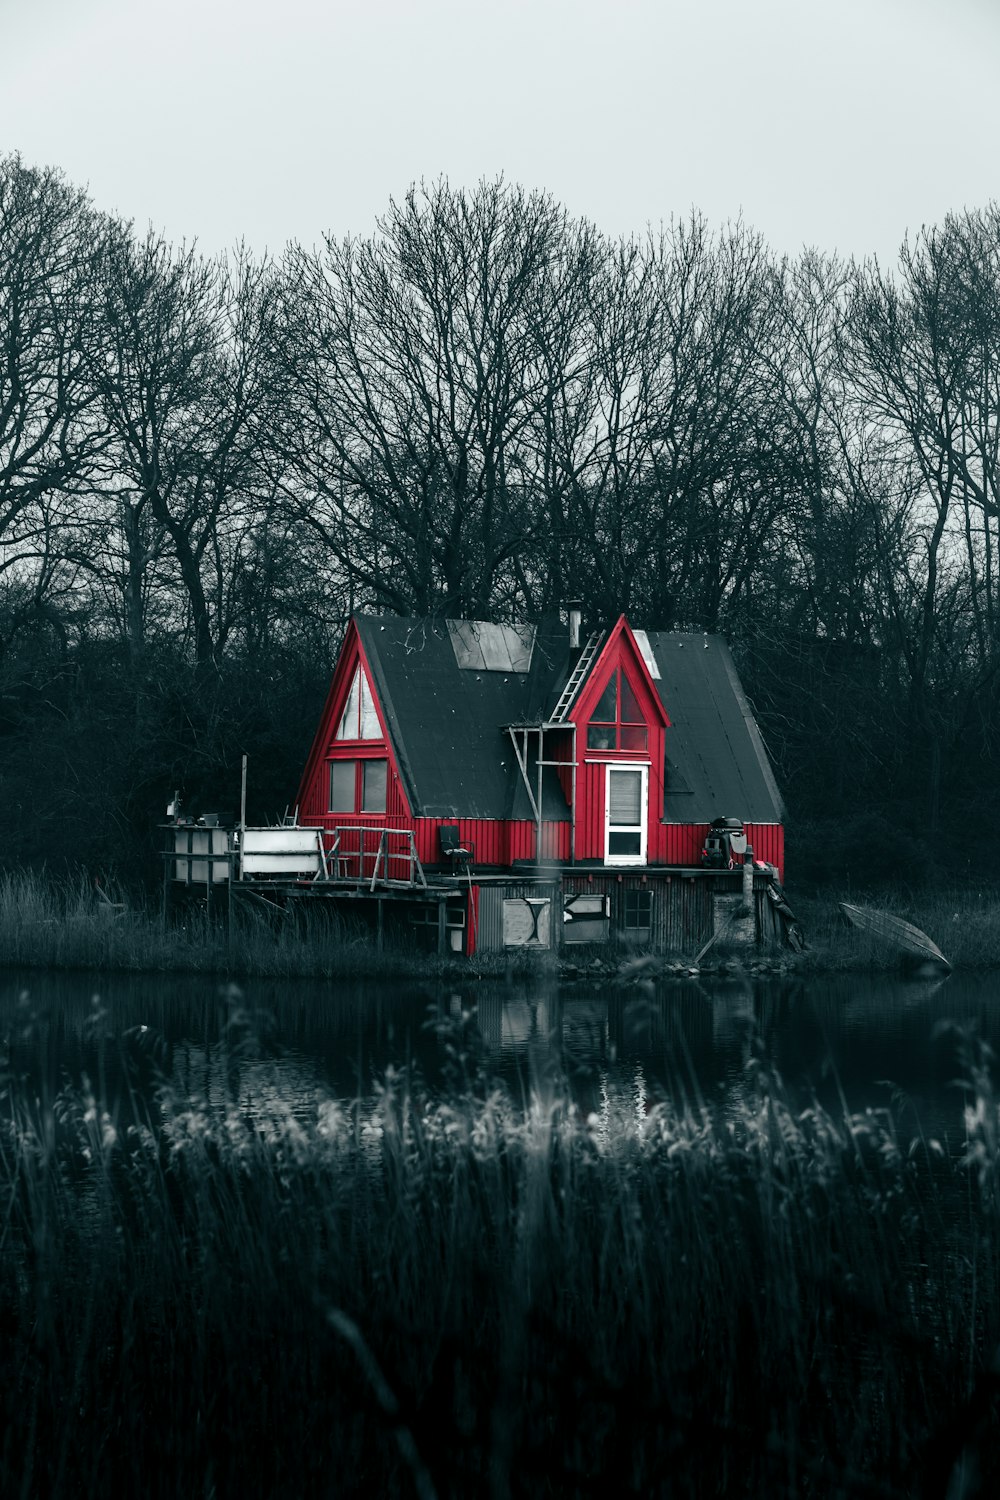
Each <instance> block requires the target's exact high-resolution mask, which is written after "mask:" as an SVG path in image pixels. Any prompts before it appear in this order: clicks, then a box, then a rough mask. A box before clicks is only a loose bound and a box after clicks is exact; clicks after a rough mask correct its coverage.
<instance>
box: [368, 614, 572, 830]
mask: <svg viewBox="0 0 1000 1500" xmlns="http://www.w3.org/2000/svg"><path fill="white" fill-rule="evenodd" d="M355 622H356V624H357V627H358V634H359V636H360V638H361V644H362V647H363V649H364V652H365V655H366V656H367V658H368V662H369V664H370V666H371V672H372V677H373V679H374V687H375V691H376V693H377V694H378V697H379V701H380V703H381V705H382V712H383V714H384V716H385V719H386V724H387V727H388V729H389V733H390V734H391V736H392V742H393V746H394V748H395V750H396V755H397V758H398V760H399V765H400V773H401V775H402V777H403V780H404V782H405V785H406V791H407V795H408V797H409V799H410V806H411V807H412V808H413V811H414V814H415V815H417V816H423V817H443V818H448V817H462V818H530V817H531V816H532V812H531V807H530V804H529V802H528V799H527V795H526V793H525V791H524V785H523V783H522V781H521V776H520V773H519V772H518V769H517V761H516V758H515V755H514V747H513V745H512V744H511V741H510V738H509V736H508V735H507V734H505V733H503V728H504V726H505V725H507V724H515V723H533V722H537V720H538V718H539V716H540V714H541V713H543V712H544V709H545V706H546V703H545V699H546V696H547V693H548V691H549V688H550V685H551V682H552V679H553V676H554V675H555V672H556V671H557V670H563V669H564V667H565V660H566V656H567V654H568V650H569V641H568V637H567V635H566V632H565V630H561V629H560V628H559V627H558V626H557V627H556V629H555V632H554V633H553V632H552V631H551V630H547V629H546V628H545V627H544V626H540V627H539V628H538V630H537V632H536V634H535V639H534V643H533V646H532V650H531V658H530V664H529V667H528V670H527V671H526V672H523V671H509V672H504V671H503V670H486V669H483V670H477V669H476V668H474V667H473V668H470V667H460V666H459V655H457V654H456V648H455V643H454V641H453V638H452V631H451V630H450V629H449V625H448V622H447V621H443V620H434V619H400V618H398V617H394V616H376V615H357V616H355ZM543 803H544V806H543V811H544V815H545V817H546V818H554V819H558V818H568V817H569V810H568V808H567V807H566V799H565V797H564V796H563V795H562V792H561V790H560V788H559V783H558V780H557V778H556V775H555V773H554V772H552V771H549V772H547V774H546V776H545V778H544V782H543Z"/></svg>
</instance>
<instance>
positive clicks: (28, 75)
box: [0, 0, 1000, 260]
mask: <svg viewBox="0 0 1000 1500" xmlns="http://www.w3.org/2000/svg"><path fill="white" fill-rule="evenodd" d="M998 78H1000V0H530V3H529V0H490V3H481V0H325V3H323V0H283V3H280V4H267V3H265V0H0V152H7V151H18V152H20V153H21V156H22V157H23V159H24V160H25V161H26V162H28V163H32V164H45V165H54V166H58V167H60V168H61V169H62V170H63V172H64V173H65V174H66V175H67V177H69V178H70V179H71V180H72V181H73V182H74V183H77V184H80V185H83V186H89V188H90V192H91V194H92V197H93V198H94V200H95V202H96V204H97V205H98V206H99V207H101V208H104V209H108V210H113V211H116V212H118V213H119V214H121V215H122V216H123V217H125V218H129V219H133V220H134V221H135V222H136V225H137V227H139V228H140V229H145V227H146V225H147V224H149V223H152V224H153V225H154V226H155V227H156V228H157V229H162V230H164V231H165V232H166V234H167V235H168V236H169V237H170V238H171V239H173V240H176V241H179V240H182V239H187V240H191V239H192V238H196V239H197V240H198V241H199V243H200V245H201V246H202V248H203V249H205V250H206V251H209V252H214V251H217V250H221V249H224V248H226V247H228V246H231V245H232V244H234V243H235V242H236V241H237V240H239V239H240V238H243V239H245V240H246V241H247V243H248V244H249V245H250V246H252V247H253V248H254V249H256V250H258V251H262V250H263V249H265V248H270V249H272V250H277V249H280V248H281V246H282V245H284V244H285V242H286V241H287V240H289V239H298V240H301V241H304V242H305V243H307V244H314V243H316V242H318V241H319V240H320V238H321V237H322V235H323V233H324V232H332V233H333V234H335V235H338V236H339V235H342V234H346V233H351V234H361V235H363V234H367V233H369V232H370V231H371V230H372V229H373V227H374V222H375V218H376V216H377V215H378V214H379V213H381V212H382V211H383V210H384V208H385V207H386V205H387V203H388V200H389V198H390V197H400V196H401V195H402V194H404V193H405V191H406V189H407V187H408V185H409V184H410V183H411V182H413V181H415V180H419V179H420V178H426V179H433V178H436V177H438V176H441V175H444V176H446V177H447V178H448V179H449V180H450V181H451V183H452V184H453V185H454V186H458V185H472V184H474V183H475V182H476V181H478V180H479V179H480V178H483V177H486V178H492V177H495V176H497V175H498V174H500V173H503V174H504V175H505V176H506V177H507V178H508V179H509V180H511V181H516V182H520V183H523V184H524V185H525V186H528V187H538V188H544V189H547V190H548V191H549V192H551V193H552V194H553V196H554V197H555V198H556V199H558V200H559V201H560V202H561V203H563V204H564V205H565V206H566V207H567V208H568V209H569V210H570V211H571V213H573V214H579V215H585V216H586V217H588V218H590V219H592V220H594V221H595V222H596V223H597V224H598V225H599V226H600V227H601V228H603V229H604V230H606V231H608V232H610V233H613V234H620V233H631V232H635V231H638V232H641V231H642V230H643V229H644V228H645V227H646V226H647V225H648V224H654V225H658V224H659V223H660V222H661V221H664V220H667V219H669V218H670V217H671V215H684V214H686V213H687V212H688V211H689V210H690V209H691V208H692V206H695V207H698V208H700V209H701V210H702V211H703V212H704V213H705V214H706V215H707V217H708V219H709V221H710V222H711V223H713V224H716V225H717V224H721V223H723V222H724V221H725V220H727V219H730V218H735V217H736V216H738V215H740V214H742V216H743V218H744V220H745V221H746V222H747V223H748V224H751V225H753V226H755V227H756V228H757V229H759V230H760V231H761V232H762V233H763V234H764V236H765V237H766V239H767V240H768V241H769V242H770V243H771V244H772V245H773V246H774V247H775V248H776V249H777V250H779V251H783V252H784V251H787V252H789V253H795V252H796V251H798V250H799V249H800V248H801V247H802V246H803V245H804V244H810V245H817V246H819V247H820V248H822V249H825V250H834V249H837V250H840V251H841V252H842V253H844V254H848V255H850V254H853V255H858V256H862V255H867V254H870V253H873V252H874V253H877V254H878V255H879V256H880V258H882V259H883V260H886V259H889V260H892V259H894V258H895V253H896V250H897V248H898V245H899V242H900V240H901V239H902V236H903V233H904V231H905V230H907V229H910V230H911V231H913V230H917V229H919V228H920V226H921V225H922V224H925V223H933V222H935V221H936V220H938V219H940V218H941V217H943V215H944V214H945V213H946V212H947V211H948V209H960V208H962V207H976V206H981V205H983V204H985V203H986V202H988V201H989V200H990V199H991V198H995V197H998V196H1000V129H998V126H1000V105H998V102H997V101H998V94H1000V90H998V87H997V80H998Z"/></svg>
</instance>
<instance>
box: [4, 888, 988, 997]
mask: <svg viewBox="0 0 1000 1500" xmlns="http://www.w3.org/2000/svg"><path fill="white" fill-rule="evenodd" d="M842 899H843V900H847V899H850V900H853V901H860V902H862V904H864V902H865V901H870V902H871V904H873V905H877V906H881V907H884V908H885V909H886V910H887V911H892V912H894V913H895V914H896V915H897V916H901V917H905V918H906V919H908V920H909V921H911V922H914V923H915V924H916V925H917V926H918V927H920V928H922V929H923V930H924V931H925V932H926V933H927V934H928V935H929V936H930V937H932V938H933V939H934V941H935V942H937V943H938V945H939V946H940V947H941V949H942V951H943V952H944V953H945V955H946V956H947V958H948V959H949V960H950V962H951V963H952V965H953V967H955V968H957V969H962V968H966V969H976V968H980V969H982V968H996V967H997V966H1000V898H994V894H993V893H992V892H990V891H983V892H978V891H970V890H944V891H936V892H933V893H927V892H922V893H921V892H913V891H909V890H905V889H899V890H892V891H880V892H876V893H872V894H870V895H868V896H861V895H859V894H858V893H856V892H855V893H850V892H833V891H831V892H829V893H824V894H823V895H819V896H812V897H805V896H803V897H798V896H796V897H795V899H794V905H795V910H796V915H797V916H798V918H799V920H800V922H801V925H802V927H803V929H804V931H805V934H806V938H807V941H808V945H809V946H808V951H807V952H806V953H805V954H804V955H791V954H788V955H786V961H787V964H788V965H789V966H794V967H796V968H802V969H806V970H809V969H812V970H824V971H827V972H839V971H854V972H860V971H866V970H867V971H878V970H882V971H886V972H888V971H890V970H893V969H897V968H898V967H899V956H898V954H896V953H894V952H893V951H891V950H890V949H888V948H886V947H884V946H880V945H879V944H878V943H877V942H876V941H875V940H874V939H873V938H872V937H871V936H870V935H868V934H866V933H862V932H858V931H857V930H856V929H854V928H851V927H849V926H848V925H847V923H846V922H845V921H844V919H843V917H842V916H841V914H840V910H839V906H838V902H839V901H840V900H842ZM630 951H631V950H622V951H620V952H619V951H618V950H616V949H614V948H611V947H607V946H605V947H604V948H598V949H595V950H594V952H593V953H590V954H588V953H587V952H586V951H585V950H584V949H582V948H581V949H575V950H573V952H572V954H568V953H566V954H564V957H565V958H567V960H568V961H572V962H573V964H574V967H577V966H579V965H580V964H583V967H584V968H586V967H587V960H595V961H596V963H595V967H596V969H597V970H599V971H600V974H601V976H602V977H603V975H604V973H606V971H607V969H608V968H609V967H614V965H615V964H616V963H627V962H628V958H629V954H630ZM727 956H730V957H731V956H732V955H727V950H726V948H725V945H724V944H723V945H719V946H718V947H717V949H716V950H715V951H714V952H713V954H712V955H711V957H710V959H709V966H711V964H712V963H713V962H715V961H717V960H719V959H723V958H725V957H727ZM556 957H557V956H556V955H555V954H549V953H536V952H533V951H531V950H521V951H519V952H518V951H514V952H511V951H507V952H501V953H482V954H477V955H476V958H475V961H474V964H473V965H471V966H470V964H469V962H468V961H467V960H465V959H463V958H454V957H452V956H450V955H449V956H446V957H438V956H437V955H436V954H432V953H427V952H416V951H415V950H414V947H413V944H412V942H407V941H405V940H402V939H401V940H400V941H399V942H398V943H396V944H395V945H394V944H393V943H392V942H391V941H390V942H389V943H388V944H387V946H386V948H385V950H384V951H382V952H379V951H378V950H377V948H376V946H375V943H374V941H373V938H372V935H371V933H370V932H368V931H367V930H366V929H365V928H364V927H362V926H361V925H359V924H358V923H356V922H352V921H350V920H349V919H344V918H342V917H337V916H336V915H330V914H326V913H313V914H311V915H310V914H309V913H299V914H293V915H289V916H288V917H284V918H282V917H281V916H280V915H278V914H275V913H268V912H266V911H264V910H261V909H259V908H252V907H248V908H244V907H240V909H239V910H237V911H235V912H234V916H233V921H232V924H231V925H230V924H228V923H227V922H226V921H225V920H224V917H223V914H222V911H221V910H219V909H217V910H216V913H215V915H214V916H209V914H208V913H207V912H206V910H205V908H204V907H198V906H192V907H191V908H189V910H188V911H187V913H186V914H179V915H177V917H176V920H173V921H171V922H170V923H169V924H166V925H165V924H164V922H163V920H162V916H161V913H160V912H159V910H151V909H149V908H147V907H146V906H144V905H143V904H142V903H141V902H139V903H136V902H135V901H134V900H132V899H130V898H129V897H128V895H127V893H125V892H123V891H120V890H116V889H115V888H114V887H113V886H105V887H104V895H103V896H99V895H97V894H96V892H95V888H94V885H93V882H92V881H91V880H89V879H88V878H85V877H83V876H79V877H73V876H67V877H57V876H53V875H49V874H46V873H45V872H44V871H43V872H40V873H39V872H37V871H27V872H19V871H13V872H6V873H4V874H0V964H2V965H4V966H5V967H8V968H22V969H25V968H49V969H53V968H55V969H70V968H73V969H92V970H106V971H110V970H120V971H132V972H177V973H205V974H222V975H231V976H235V977H237V978H247V977H251V976H254V977H260V978H265V977H273V978H330V977H349V976H356V977H362V976H364V977H372V978H378V977H382V978H394V977H401V978H402V977H406V976H409V977H413V976H414V975H415V974H420V975H427V976H434V975H464V976H466V977H468V976H469V975H470V973H472V972H474V973H475V974H476V975H500V974H504V973H509V972H530V973H534V972H536V971H537V970H538V969H539V967H543V968H544V967H545V965H546V964H548V965H549V966H551V965H552V964H553V963H554V962H555V961H556ZM675 957H676V958H678V959H684V958H685V955H683V954H677V955H675ZM686 957H687V960H688V961H689V960H690V954H688V955H687V956H686Z"/></svg>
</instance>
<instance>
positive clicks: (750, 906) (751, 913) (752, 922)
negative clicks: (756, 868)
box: [743, 844, 760, 942]
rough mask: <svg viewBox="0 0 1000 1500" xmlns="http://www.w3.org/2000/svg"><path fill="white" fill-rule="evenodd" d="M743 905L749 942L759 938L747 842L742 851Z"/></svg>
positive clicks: (750, 853)
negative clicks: (746, 917) (746, 916)
mask: <svg viewBox="0 0 1000 1500" xmlns="http://www.w3.org/2000/svg"><path fill="white" fill-rule="evenodd" d="M743 906H744V909H745V911H746V912H747V915H748V921H747V928H748V937H749V938H750V940H751V942H753V941H758V942H759V940H760V933H759V932H758V931H757V913H756V912H755V910H754V899H753V845H752V844H747V846H746V849H745V850H744V853H743Z"/></svg>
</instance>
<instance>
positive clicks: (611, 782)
mask: <svg viewBox="0 0 1000 1500" xmlns="http://www.w3.org/2000/svg"><path fill="white" fill-rule="evenodd" d="M605 777H606V780H605V787H604V862H605V864H609V865H644V864H645V863H646V825H647V816H646V809H647V805H648V796H649V767H648V766H607V767H606V768H605Z"/></svg>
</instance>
